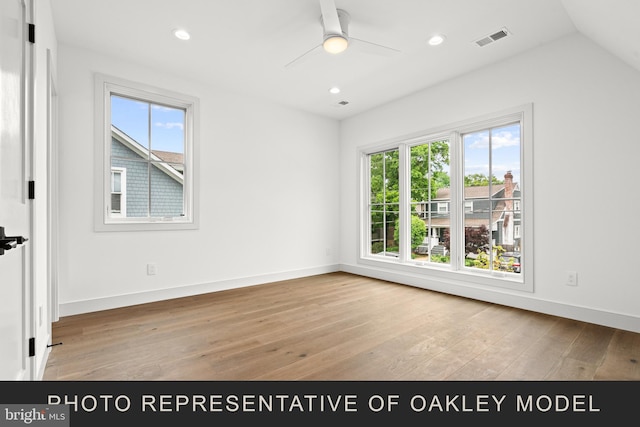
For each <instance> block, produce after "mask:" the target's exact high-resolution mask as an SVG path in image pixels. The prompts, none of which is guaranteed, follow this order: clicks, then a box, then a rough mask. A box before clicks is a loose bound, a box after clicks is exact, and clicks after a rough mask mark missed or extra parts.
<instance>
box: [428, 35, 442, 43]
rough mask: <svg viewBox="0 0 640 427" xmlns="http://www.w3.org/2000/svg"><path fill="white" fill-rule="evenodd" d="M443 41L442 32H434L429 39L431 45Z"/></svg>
mask: <svg viewBox="0 0 640 427" xmlns="http://www.w3.org/2000/svg"><path fill="white" fill-rule="evenodd" d="M442 42H444V36H443V35H442V34H436V35H434V36H432V37H431V38H430V39H429V44H430V45H431V46H438V45H439V44H442Z"/></svg>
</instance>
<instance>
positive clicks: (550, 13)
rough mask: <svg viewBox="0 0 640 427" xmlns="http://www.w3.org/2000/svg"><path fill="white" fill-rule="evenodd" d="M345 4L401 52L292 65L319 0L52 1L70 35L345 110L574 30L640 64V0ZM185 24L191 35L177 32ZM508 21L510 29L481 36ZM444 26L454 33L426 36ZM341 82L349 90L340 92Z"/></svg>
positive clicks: (248, 89)
mask: <svg viewBox="0 0 640 427" xmlns="http://www.w3.org/2000/svg"><path fill="white" fill-rule="evenodd" d="M335 2H336V6H337V7H338V8H340V9H343V10H345V11H347V12H348V13H349V14H350V15H351V23H350V25H349V35H350V36H352V37H355V38H359V39H364V40H367V41H370V42H373V43H377V44H381V45H384V46H388V47H392V48H394V49H398V50H400V53H398V54H395V55H392V56H380V55H372V54H370V53H368V52H366V50H363V49H356V47H357V46H356V45H354V46H352V47H351V48H349V49H348V50H347V51H346V52H344V53H342V54H339V55H330V54H327V53H324V52H319V53H318V54H315V55H312V56H306V57H305V59H306V60H305V61H303V62H299V63H297V64H296V66H294V67H289V68H285V65H286V64H287V63H289V62H290V61H292V60H293V59H295V58H296V57H298V56H299V55H301V54H303V53H304V52H306V51H308V50H309V49H311V48H313V47H314V46H316V45H318V44H319V43H321V41H322V26H321V23H320V5H319V1H318V0H51V4H52V9H53V16H54V22H55V27H56V34H57V37H58V42H59V43H61V44H67V45H73V46H79V47H83V48H88V49H91V50H94V51H98V52H104V53H105V54H108V55H116V56H118V57H122V58H124V59H126V60H128V61H133V62H139V63H142V64H146V65H148V66H151V67H153V68H162V69H164V70H166V71H167V72H170V73H174V74H177V75H180V76H182V77H184V78H187V79H194V80H197V81H202V82H208V83H212V84H214V85H217V86H220V87H224V88H228V89H232V90H234V91H239V92H243V93H248V94H251V95H254V96H259V97H264V98H267V99H270V100H273V101H274V102H277V103H280V104H284V105H287V106H291V107H294V108H297V109H301V110H305V111H309V112H312V113H316V114H320V115H323V116H328V117H332V118H336V119H343V118H346V117H349V116H352V115H354V114H357V113H359V112H362V111H365V110H368V109H370V108H373V107H376V106H378V105H381V104H384V103H386V102H388V101H390V100H393V99H396V98H399V97H402V96H405V95H408V94H410V93H412V92H414V91H416V90H419V89H423V88H426V87H428V86H430V85H433V84H436V83H438V82H441V81H443V80H447V79H450V78H452V77H454V76H457V75H460V74H463V73H466V72H469V71H471V70H474V69H477V68H479V67H483V66H486V65H488V64H492V63H495V62H496V61H500V60H502V59H505V58H508V57H510V56H513V55H516V54H518V53H520V52H523V51H526V50H528V49H531V48H534V47H536V46H538V45H541V44H544V43H548V42H550V41H552V40H554V39H557V38H559V37H563V36H565V35H568V34H571V33H574V32H576V31H579V32H581V33H582V34H584V35H585V36H586V37H589V38H591V39H592V40H594V42H596V43H598V44H599V45H601V46H603V47H604V48H606V49H608V50H609V51H610V52H611V53H613V54H615V55H616V56H618V57H620V58H621V59H622V60H624V61H626V62H627V63H629V64H630V65H631V66H633V67H635V68H636V69H638V70H639V71H640V25H638V24H640V1H639V0H335ZM177 27H181V28H185V29H187V30H188V31H189V32H190V33H191V35H192V38H191V40H189V41H187V42H185V41H180V40H177V39H176V38H175V37H174V36H173V34H172V30H173V29H174V28H177ZM504 27H506V28H507V29H508V30H509V32H510V33H511V35H510V36H509V37H507V38H504V39H502V40H499V41H497V42H494V43H491V44H489V45H487V46H485V47H483V48H480V47H478V46H477V45H476V44H475V43H474V41H475V40H477V39H479V38H481V37H483V36H486V35H488V34H492V33H494V32H496V31H498V30H500V29H502V28H504ZM434 33H443V34H445V35H446V41H445V43H444V44H442V45H440V46H437V47H431V46H428V44H427V39H428V38H429V37H430V36H431V35H432V34H434ZM336 85H337V86H339V87H341V89H342V92H341V93H340V94H339V95H332V94H330V93H329V92H328V89H329V88H330V87H331V86H336ZM340 101H348V102H349V103H348V104H347V105H344V106H342V105H339V102H340Z"/></svg>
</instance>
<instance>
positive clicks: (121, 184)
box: [111, 168, 127, 218]
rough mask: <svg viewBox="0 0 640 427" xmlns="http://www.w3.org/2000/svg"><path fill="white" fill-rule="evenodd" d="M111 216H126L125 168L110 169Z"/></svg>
mask: <svg viewBox="0 0 640 427" xmlns="http://www.w3.org/2000/svg"><path fill="white" fill-rule="evenodd" d="M111 216H112V217H114V218H115V217H118V216H123V217H126V216H127V170H126V169H124V168H112V169H111Z"/></svg>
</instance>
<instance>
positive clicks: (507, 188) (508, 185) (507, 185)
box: [504, 171, 513, 199]
mask: <svg viewBox="0 0 640 427" xmlns="http://www.w3.org/2000/svg"><path fill="white" fill-rule="evenodd" d="M512 197H513V175H511V171H507V173H506V174H504V198H505V199H510V198H512Z"/></svg>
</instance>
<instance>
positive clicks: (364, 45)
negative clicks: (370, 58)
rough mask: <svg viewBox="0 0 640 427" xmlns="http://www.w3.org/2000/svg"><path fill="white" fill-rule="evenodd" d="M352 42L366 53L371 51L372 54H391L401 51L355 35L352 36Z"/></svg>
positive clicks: (356, 47) (355, 47)
mask: <svg viewBox="0 0 640 427" xmlns="http://www.w3.org/2000/svg"><path fill="white" fill-rule="evenodd" d="M350 40H351V42H352V43H353V45H354V49H358V50H359V51H361V52H364V53H370V54H372V55H384V56H391V55H396V54H398V53H401V51H399V50H398V49H394V48H392V47H389V46H383V45H381V44H377V43H373V42H369V41H366V40H362V39H357V38H355V37H350Z"/></svg>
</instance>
